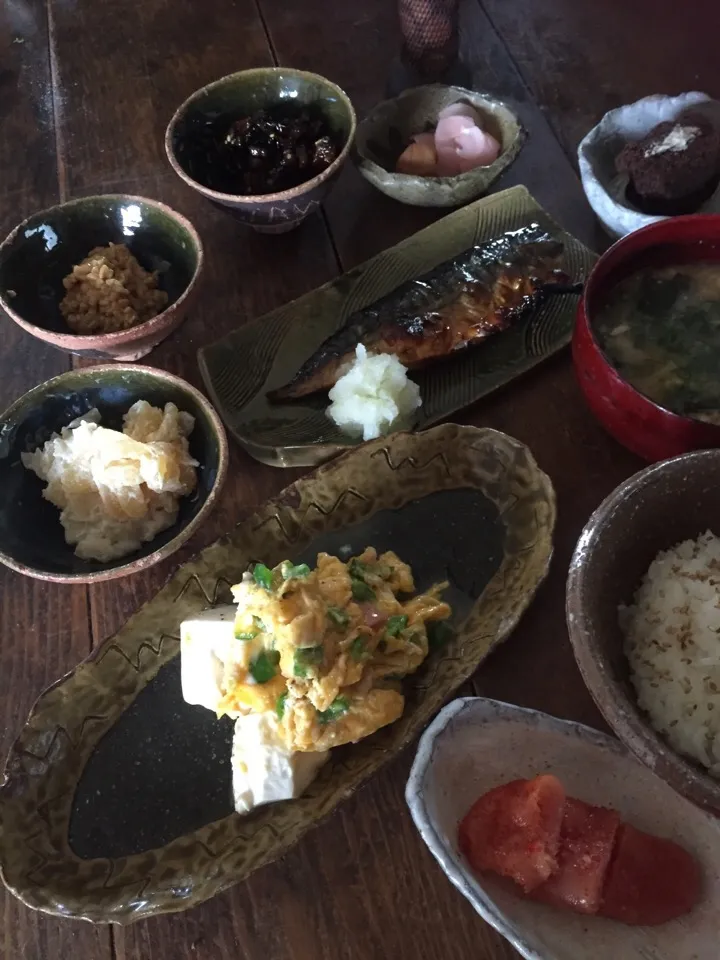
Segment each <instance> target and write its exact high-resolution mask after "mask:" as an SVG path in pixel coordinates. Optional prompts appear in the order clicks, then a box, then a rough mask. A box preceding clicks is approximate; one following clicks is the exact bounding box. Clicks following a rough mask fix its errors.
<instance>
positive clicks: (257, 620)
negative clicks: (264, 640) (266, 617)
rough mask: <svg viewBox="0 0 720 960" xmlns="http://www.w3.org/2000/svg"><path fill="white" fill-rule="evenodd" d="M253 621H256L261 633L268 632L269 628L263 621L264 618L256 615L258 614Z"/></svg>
mask: <svg viewBox="0 0 720 960" xmlns="http://www.w3.org/2000/svg"><path fill="white" fill-rule="evenodd" d="M253 623H254V624H255V626H256V627H257V629H258V632H259V633H267V632H268V628H267V627H266V626H265V624H264V623H263V622H262V620H261V619H260V617H256V616H254V615H253Z"/></svg>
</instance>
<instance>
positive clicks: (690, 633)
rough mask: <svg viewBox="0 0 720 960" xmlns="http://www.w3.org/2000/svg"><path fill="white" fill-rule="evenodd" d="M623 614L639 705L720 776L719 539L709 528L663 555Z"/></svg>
mask: <svg viewBox="0 0 720 960" xmlns="http://www.w3.org/2000/svg"><path fill="white" fill-rule="evenodd" d="M619 613H620V625H621V627H622V630H623V632H624V634H625V652H626V654H627V658H628V660H629V662H630V673H631V678H632V682H633V685H634V687H635V690H636V691H637V696H638V702H639V704H640V706H641V707H642V709H643V710H645V711H646V712H647V714H648V716H649V717H650V721H651V723H652V725H653V726H654V727H655V729H656V730H657V731H658V732H659V733H661V734H663V735H664V736H665V738H666V739H667V740H668V741H669V742H670V744H671V745H672V746H673V747H674V748H675V749H676V750H678V751H680V752H681V753H684V754H686V755H687V756H689V757H692V758H693V759H695V760H697V761H698V762H699V763H701V764H702V765H703V766H704V767H707V768H708V769H709V770H710V772H711V773H712V774H713V775H714V776H717V777H720V738H719V737H718V734H720V538H718V537H716V536H714V534H712V533H711V532H710V531H708V532H707V533H705V534H703V535H702V536H701V537H699V538H698V539H697V540H686V541H684V542H683V543H680V544H678V545H677V546H676V547H672V548H671V549H670V550H667V551H665V552H663V553H660V554H658V556H657V557H656V558H655V560H654V561H653V562H652V564H651V565H650V569H649V570H648V572H647V573H646V574H645V577H644V578H643V581H642V583H641V585H640V587H639V589H638V591H637V593H636V594H635V598H634V603H633V604H632V605H631V606H629V607H625V606H621V607H620V611H619Z"/></svg>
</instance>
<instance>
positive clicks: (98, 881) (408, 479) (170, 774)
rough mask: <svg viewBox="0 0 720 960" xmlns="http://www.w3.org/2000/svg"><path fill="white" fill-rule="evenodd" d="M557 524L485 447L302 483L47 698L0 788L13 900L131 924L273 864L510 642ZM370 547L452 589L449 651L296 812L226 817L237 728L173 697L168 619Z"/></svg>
mask: <svg viewBox="0 0 720 960" xmlns="http://www.w3.org/2000/svg"><path fill="white" fill-rule="evenodd" d="M554 522H555V496H554V492H553V490H552V486H551V484H550V481H549V479H548V478H547V477H546V476H545V474H543V473H542V472H541V471H540V470H539V469H538V467H537V465H536V464H535V462H534V460H533V459H532V456H531V454H530V453H529V451H528V450H527V448H526V447H524V446H523V445H522V444H520V443H518V442H517V441H515V440H512V439H511V438H509V437H506V436H505V435H504V434H501V433H497V432H496V431H493V430H479V429H476V428H472V427H460V426H457V425H455V424H447V425H444V426H441V427H436V428H434V429H432V430H427V431H423V432H422V433H418V434H394V435H393V436H392V437H390V438H389V439H386V440H381V441H376V442H374V443H370V444H367V445H365V446H363V447H362V448H361V449H359V450H357V451H353V452H352V453H351V454H348V455H347V456H346V457H342V458H340V459H338V460H335V461H333V462H332V463H330V464H328V465H327V466H324V467H322V468H321V469H320V470H318V471H317V472H316V473H315V474H313V475H311V476H310V477H308V478H304V479H302V480H298V481H297V482H296V483H294V484H292V485H291V486H290V487H288V488H287V489H286V490H285V491H284V492H283V493H282V494H280V496H279V497H277V498H276V499H275V500H272V501H270V502H269V503H268V504H266V505H265V506H264V507H262V508H260V509H259V510H258V511H257V512H256V513H255V514H253V515H252V516H251V517H249V518H248V519H247V520H245V521H243V522H242V523H241V524H239V525H238V526H237V527H236V528H235V529H234V530H233V531H232V532H231V533H230V534H229V536H228V537H226V538H224V539H222V540H220V541H218V542H217V543H216V544H214V545H213V546H211V547H208V548H207V549H206V550H204V551H203V552H202V553H201V554H199V555H198V556H197V557H196V558H195V559H194V560H191V561H190V562H189V563H187V564H185V565H184V566H183V567H182V568H181V569H180V570H179V571H178V572H177V573H176V574H175V576H174V577H173V578H172V579H171V580H170V581H169V583H168V584H167V585H166V586H165V587H164V588H163V589H162V590H161V591H160V592H159V593H158V594H157V595H156V596H155V597H154V598H153V599H151V600H150V601H148V602H147V603H146V604H145V605H144V606H143V607H142V608H141V609H140V610H139V611H138V612H137V613H136V614H135V615H134V616H133V617H132V618H131V619H130V620H129V621H128V623H127V624H126V625H125V626H124V627H123V628H122V629H121V630H120V631H119V632H118V633H117V634H116V635H115V636H114V637H110V638H109V639H108V640H106V641H105V642H104V643H103V644H102V645H101V646H100V647H99V648H98V649H97V650H96V651H94V652H93V654H92V656H91V658H90V659H89V660H87V661H85V662H84V663H83V664H81V665H80V666H79V667H78V668H77V669H76V670H75V671H74V672H73V673H72V674H70V675H69V676H68V677H67V678H65V679H64V680H62V681H61V682H60V683H59V684H56V685H55V686H54V687H51V688H50V689H49V690H48V691H46V693H45V694H43V696H42V697H41V698H40V700H39V701H38V703H37V704H36V706H35V708H34V710H33V712H32V714H31V716H30V718H29V720H28V722H27V724H26V726H25V728H24V730H23V732H22V734H21V736H20V738H19V739H18V741H17V742H16V743H15V745H14V746H13V748H12V750H11V753H10V757H9V759H8V765H7V769H6V777H7V779H6V783H5V784H4V786H3V787H2V788H0V817H1V818H2V822H3V824H4V830H3V833H2V834H1V835H0V868H1V870H2V877H3V879H4V880H5V882H6V884H7V885H8V886H9V887H10V888H11V889H12V890H13V892H15V893H16V894H17V895H18V896H19V897H20V898H21V899H22V900H23V901H24V902H25V903H27V904H29V905H30V906H33V907H36V908H38V909H41V910H45V911H48V912H51V913H59V914H62V915H64V916H73V917H83V918H86V919H89V920H92V921H95V922H108V921H111V922H119V923H128V922H131V921H133V920H137V919H140V918H142V917H146V916H150V915H153V914H158V913H166V912H174V911H177V910H182V909H185V908H187V907H190V906H193V905H195V904H198V903H200V902H202V901H203V900H206V899H207V898H208V897H211V896H213V895H214V894H216V893H218V892H219V891H220V890H223V889H225V888H226V887H228V886H230V885H231V884H233V883H236V882H238V881H239V880H242V879H243V878H245V877H247V876H248V875H249V874H250V873H251V872H252V871H253V870H255V869H257V868H258V867H260V866H262V865H263V864H265V863H268V862H270V861H272V860H273V859H275V858H277V857H278V856H280V855H281V854H282V853H284V852H285V851H286V850H287V849H288V848H289V847H290V846H291V845H292V844H294V843H295V842H297V840H298V839H299V838H300V837H301V836H302V835H303V834H304V833H305V832H306V831H307V830H308V829H309V828H310V827H311V826H312V825H313V824H316V823H318V822H319V821H320V820H322V819H323V818H324V817H325V816H327V815H328V814H329V813H330V812H331V811H332V810H333V809H334V808H335V807H336V806H337V804H339V803H340V802H341V801H342V800H343V799H344V798H346V797H347V796H348V795H349V794H350V793H351V792H352V791H353V790H354V789H356V788H357V787H358V786H359V785H360V784H361V783H362V782H363V781H364V780H366V779H367V778H368V777H369V776H370V775H371V774H372V773H374V772H375V771H376V770H378V769H379V768H380V767H381V766H382V765H383V764H384V763H386V762H387V761H388V760H389V759H390V758H391V757H392V756H394V755H395V754H396V753H397V752H398V751H399V750H401V749H402V748H403V747H404V746H405V745H407V744H408V743H409V742H410V741H411V740H412V739H413V738H414V737H416V736H417V735H418V734H419V732H420V731H421V730H422V728H423V726H424V725H425V724H426V723H427V722H428V720H429V719H430V717H431V716H432V714H433V713H434V712H435V711H436V710H437V709H438V708H439V707H440V706H441V705H442V704H443V703H444V702H445V701H446V699H447V698H448V697H449V696H450V695H451V694H452V692H453V691H454V690H455V689H456V688H457V687H458V685H459V684H461V683H462V682H463V681H464V680H466V679H467V677H468V676H469V675H470V674H471V673H472V672H473V671H474V670H475V669H476V668H477V667H478V666H479V664H480V663H481V662H482V661H483V659H484V658H485V657H486V656H487V655H488V653H490V651H491V650H492V649H493V648H494V647H495V645H496V644H498V643H499V642H501V641H502V640H503V639H505V637H507V635H508V634H509V633H510V631H511V630H512V629H513V627H514V626H515V624H516V623H517V621H518V619H519V617H520V616H521V614H522V613H523V611H524V610H525V608H526V607H527V605H528V604H529V603H530V601H531V599H532V597H533V595H534V592H535V590H536V589H537V587H538V585H539V583H540V582H541V581H542V580H543V578H544V577H545V575H546V573H547V569H548V565H549V562H550V557H551V553H552V533H553V528H554ZM369 541H374V542H372V543H370V545H372V546H376V547H379V548H382V547H385V546H388V547H390V546H392V547H393V548H394V549H397V550H398V551H399V553H400V555H401V556H403V557H404V558H405V559H407V560H409V561H410V562H411V563H413V564H414V566H415V567H416V575H417V585H418V587H419V588H423V587H425V586H427V585H428V584H429V583H431V582H432V581H434V580H436V579H444V578H446V577H449V579H450V580H451V582H452V589H451V592H450V599H451V600H452V602H453V603H454V604H455V608H456V609H455V617H454V626H455V628H456V633H455V635H454V636H452V637H451V638H449V639H448V640H447V641H446V642H445V643H444V644H443V645H439V646H438V647H436V648H435V649H433V651H432V652H431V654H430V655H429V657H428V659H427V661H426V662H425V664H424V665H423V668H422V670H421V671H419V672H418V674H416V675H415V676H414V677H413V679H412V682H411V683H407V684H406V685H405V695H406V703H405V710H404V713H403V715H402V717H401V718H400V719H399V720H398V721H397V722H396V723H394V724H391V725H389V726H387V727H385V728H383V729H382V730H380V731H379V732H378V733H377V734H375V735H374V736H372V737H369V738H367V739H366V740H363V741H361V742H359V743H357V744H353V745H351V746H348V747H346V748H342V749H339V750H336V751H335V752H334V753H333V755H332V758H331V761H330V763H329V764H328V765H327V766H326V767H325V768H324V770H323V771H322V772H321V774H320V776H319V777H318V779H317V780H316V781H315V782H314V783H313V784H312V785H311V786H310V787H309V789H308V790H307V791H306V793H305V794H304V795H303V796H302V797H301V798H299V799H297V800H293V801H290V802H286V803H280V804H273V805H269V806H265V807H261V808H259V809H258V810H256V811H254V812H253V813H252V814H250V815H249V816H244V817H241V816H238V815H236V814H232V813H230V809H231V808H230V796H229V783H230V781H229V774H230V770H229V767H230V756H229V740H228V738H229V735H230V730H229V727H228V725H222V724H217V722H216V721H215V718H214V716H213V715H212V714H211V713H210V712H209V711H204V710H202V708H200V707H190V706H187V705H185V704H184V702H183V701H182V700H181V697H180V691H179V681H178V670H177V657H178V651H179V636H178V633H179V624H180V622H181V621H182V620H184V619H185V618H187V617H188V616H192V615H194V614H195V613H197V612H199V611H200V610H202V609H205V608H207V607H208V606H211V605H213V604H216V603H225V602H228V601H229V600H230V597H229V587H230V585H231V584H233V583H235V582H237V581H238V580H239V579H240V577H241V576H242V573H243V571H244V570H245V569H247V566H248V564H249V563H250V562H252V561H253V560H258V559H261V558H262V559H264V560H265V561H266V562H267V563H269V564H275V563H277V562H279V561H280V560H281V559H284V558H287V557H292V558H296V559H298V560H303V559H304V560H312V559H314V557H313V554H314V553H316V552H317V550H318V549H321V548H327V549H332V550H334V551H340V550H341V548H345V549H347V548H348V547H349V548H350V549H351V550H358V551H359V550H362V548H364V547H365V546H367V545H368V542H369ZM539 642H540V641H539ZM48 744H52V749H48ZM154 753H155V754H156V755H157V763H154V762H153V754H154ZM160 753H164V754H165V756H163V757H160V756H159V754H160ZM203 753H206V754H207V756H208V761H207V766H206V768H205V769H204V768H203V762H202V757H203ZM223 755H224V756H225V758H226V759H225V763H226V766H225V767H224V768H223V760H222V757H223ZM38 758H40V759H38ZM158 780H160V781H161V783H160V785H159V787H158V789H157V791H156V790H155V789H154V786H153V785H154V784H156V783H157V781H158ZM143 789H144V790H146V791H147V793H148V794H150V793H152V794H153V796H149V795H148V796H142V797H141V796H140V792H141V791H142V790H143ZM97 790H100V791H101V793H100V795H99V796H98V794H97V792H96V791H97ZM113 794H114V795H113ZM179 833H180V834H181V835H179V836H178V834H179ZM27 837H33V838H34V839H33V842H32V844H30V845H28V844H27V843H26V841H25V838H27ZM152 845H155V846H152ZM158 845H159V846H158ZM138 851H140V852H138ZM143 851H144V852H143ZM125 854H128V855H127V856H125ZM84 858H89V859H84Z"/></svg>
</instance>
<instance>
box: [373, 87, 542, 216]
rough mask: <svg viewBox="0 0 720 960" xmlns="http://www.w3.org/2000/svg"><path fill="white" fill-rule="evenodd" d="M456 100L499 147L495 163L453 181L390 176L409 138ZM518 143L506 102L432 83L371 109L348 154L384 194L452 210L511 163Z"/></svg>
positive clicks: (520, 133) (520, 135)
mask: <svg viewBox="0 0 720 960" xmlns="http://www.w3.org/2000/svg"><path fill="white" fill-rule="evenodd" d="M460 101H462V102H464V103H470V104H471V105H472V106H473V107H474V108H475V110H477V112H478V113H479V114H480V116H481V117H482V119H483V126H484V129H485V130H487V132H488V133H490V134H492V135H493V136H494V137H495V139H496V140H497V141H498V142H499V143H500V145H501V147H502V150H501V153H500V156H499V157H498V158H497V160H496V161H495V162H494V163H491V164H490V165H489V166H487V167H476V169H475V170H469V171H468V172H467V173H461V174H458V175H457V176H455V177H416V176H412V175H410V174H407V173H396V172H395V166H396V164H397V160H398V157H399V156H400V154H401V153H402V152H403V150H404V149H405V147H407V145H408V144H409V143H410V139H411V137H412V136H413V134H416V133H423V132H425V131H426V130H429V129H431V128H433V127H434V126H435V123H436V122H437V116H438V114H439V113H440V111H441V110H442V109H443V108H444V107H448V106H450V105H451V104H453V103H458V102H460ZM524 141H525V131H524V130H523V128H522V126H521V125H520V121H519V119H518V117H517V115H516V114H515V112H514V111H513V110H511V109H510V107H508V106H507V104H505V103H502V102H501V101H500V100H496V99H494V98H493V97H488V96H486V95H485V94H482V93H475V92H474V91H473V90H466V89H465V88H464V87H448V86H443V85H442V84H439V83H436V84H431V85H429V86H424V87H413V88H412V89H410V90H406V91H405V92H404V93H401V94H400V96H399V97H395V98H394V99H393V100H385V101H384V102H383V103H380V104H378V105H377V106H376V107H375V108H374V109H373V110H371V111H370V113H369V114H368V116H367V117H365V119H364V120H362V121H361V122H360V124H358V131H357V137H356V138H355V149H354V155H355V162H356V164H357V166H358V169H359V170H360V173H361V174H362V175H363V176H364V177H365V179H366V180H369V181H370V183H372V185H373V186H374V187H377V189H378V190H381V191H382V192H383V193H385V194H387V196H389V197H393V198H394V199H395V200H399V201H400V202H401V203H407V204H410V205H411V206H416V207H458V206H460V205H462V204H465V203H469V202H470V201H471V200H475V199H476V198H477V197H479V196H481V195H482V194H483V193H485V192H486V191H487V189H488V188H489V187H490V185H491V184H492V183H493V182H494V181H495V180H497V178H498V177H499V176H500V174H501V173H502V172H503V171H504V170H505V169H506V168H507V167H508V166H509V165H510V164H511V163H512V162H513V160H514V159H515V157H516V156H517V155H518V153H519V152H520V149H521V147H522V145H523V143H524Z"/></svg>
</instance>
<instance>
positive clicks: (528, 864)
mask: <svg viewBox="0 0 720 960" xmlns="http://www.w3.org/2000/svg"><path fill="white" fill-rule="evenodd" d="M564 806H565V791H564V789H563V786H562V784H561V783H560V781H559V780H558V779H557V777H553V776H541V777H535V779H534V780H513V781H512V782H511V783H506V784H504V785H503V786H501V787H495V789H494V790H490V791H489V792H488V793H486V794H485V795H484V796H482V797H480V799H479V800H477V801H476V802H475V803H474V804H473V806H472V807H471V808H470V810H469V811H468V813H467V814H466V815H465V817H464V819H463V820H462V822H461V824H460V830H459V842H460V849H461V851H462V852H463V854H464V855H465V856H466V857H467V859H468V861H469V862H470V864H471V866H472V867H473V868H474V869H475V870H478V871H484V870H492V871H494V872H495V873H499V874H501V875H502V876H504V877H509V878H510V879H511V880H514V881H515V883H518V884H519V885H520V886H521V887H522V888H523V890H524V891H525V892H526V893H527V892H529V891H530V890H534V889H535V887H537V886H539V884H541V883H543V881H545V880H547V879H548V877H549V876H550V875H551V873H553V871H554V870H555V869H556V866H557V862H556V856H557V851H558V841H559V837H560V824H561V822H562V817H563V809H564Z"/></svg>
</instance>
